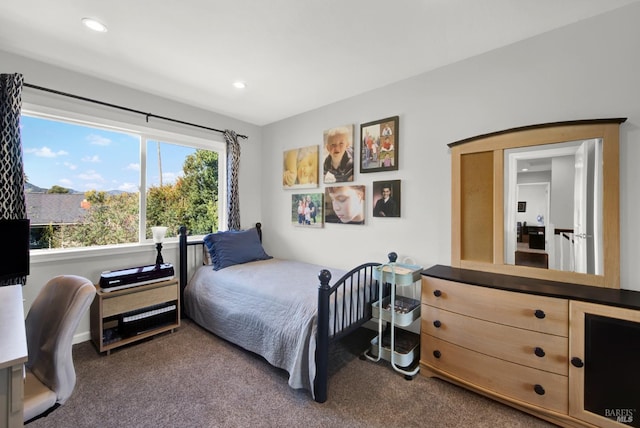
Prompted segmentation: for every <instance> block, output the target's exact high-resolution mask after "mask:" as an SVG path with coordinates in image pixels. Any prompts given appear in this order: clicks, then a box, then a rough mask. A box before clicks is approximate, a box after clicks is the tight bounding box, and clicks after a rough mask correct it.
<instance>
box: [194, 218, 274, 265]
mask: <svg viewBox="0 0 640 428" xmlns="http://www.w3.org/2000/svg"><path fill="white" fill-rule="evenodd" d="M203 240H204V243H205V245H206V246H207V250H209V254H210V255H211V260H212V261H213V270H220V269H224V268H226V267H229V266H233V265H237V264H241V263H247V262H253V261H256V260H267V259H270V258H272V257H271V256H270V255H268V254H267V253H265V252H264V248H262V243H261V242H260V237H259V236H258V231H257V230H256V228H255V227H254V228H252V229H247V230H230V231H227V232H217V233H210V234H208V235H207V236H205V237H204V239H203Z"/></svg>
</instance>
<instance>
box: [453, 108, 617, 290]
mask: <svg viewBox="0 0 640 428" xmlns="http://www.w3.org/2000/svg"><path fill="white" fill-rule="evenodd" d="M624 121H625V119H617V118H616V119H598V120H586V121H572V122H561V123H553V124H544V125H534V126H528V127H522V128H515V129H511V130H507V131H501V132H497V133H492V134H486V135H481V136H478V137H473V138H469V139H465V140H462V141H458V142H455V143H451V144H449V147H450V148H451V154H452V246H451V247H452V257H451V259H452V265H453V266H456V267H463V268H467V269H475V270H482V271H489V272H496V273H505V274H511V275H518V276H526V277H533V278H540V279H550V280H555V281H563V282H573V283H577V284H584V285H592V286H599V287H609V288H619V283H620V280H619V277H620V267H619V254H620V244H619V242H620V237H619V234H620V232H619V168H618V166H619V150H618V143H619V142H618V140H619V127H620V124H621V123H622V122H624ZM525 170H526V171H525Z"/></svg>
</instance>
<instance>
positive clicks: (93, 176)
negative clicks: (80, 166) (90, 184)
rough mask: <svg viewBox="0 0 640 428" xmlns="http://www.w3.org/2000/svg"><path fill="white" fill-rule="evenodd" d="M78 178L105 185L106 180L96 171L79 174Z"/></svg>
mask: <svg viewBox="0 0 640 428" xmlns="http://www.w3.org/2000/svg"><path fill="white" fill-rule="evenodd" d="M78 178H79V179H81V180H92V181H99V182H101V183H104V178H102V176H101V175H100V174H99V173H98V172H97V171H94V170H88V171H87V172H84V173H82V174H78Z"/></svg>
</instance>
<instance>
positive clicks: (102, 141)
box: [87, 134, 111, 146]
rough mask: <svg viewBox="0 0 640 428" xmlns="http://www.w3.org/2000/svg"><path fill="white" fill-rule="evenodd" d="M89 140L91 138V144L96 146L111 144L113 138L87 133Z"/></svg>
mask: <svg viewBox="0 0 640 428" xmlns="http://www.w3.org/2000/svg"><path fill="white" fill-rule="evenodd" d="M87 140H89V144H93V145H96V146H108V145H109V144H111V140H110V139H109V138H105V137H102V136H100V135H96V134H89V135H87Z"/></svg>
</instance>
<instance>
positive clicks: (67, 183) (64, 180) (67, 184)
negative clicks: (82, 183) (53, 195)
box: [58, 178, 73, 187]
mask: <svg viewBox="0 0 640 428" xmlns="http://www.w3.org/2000/svg"><path fill="white" fill-rule="evenodd" d="M58 183H60V184H61V185H62V186H64V187H71V185H72V184H73V181H71V180H69V179H68V178H61V179H60V180H58Z"/></svg>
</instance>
